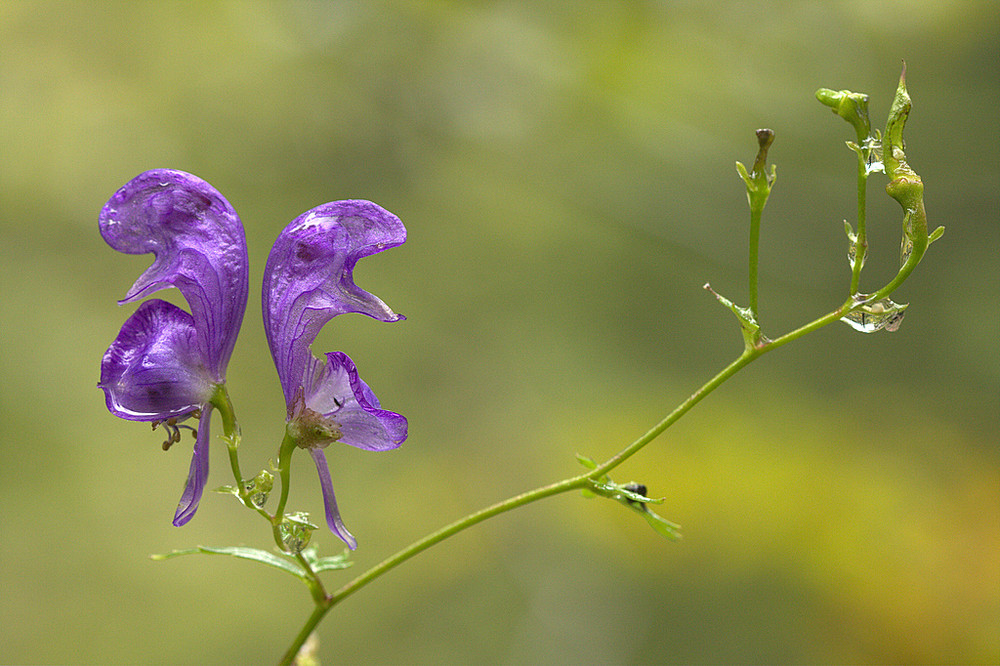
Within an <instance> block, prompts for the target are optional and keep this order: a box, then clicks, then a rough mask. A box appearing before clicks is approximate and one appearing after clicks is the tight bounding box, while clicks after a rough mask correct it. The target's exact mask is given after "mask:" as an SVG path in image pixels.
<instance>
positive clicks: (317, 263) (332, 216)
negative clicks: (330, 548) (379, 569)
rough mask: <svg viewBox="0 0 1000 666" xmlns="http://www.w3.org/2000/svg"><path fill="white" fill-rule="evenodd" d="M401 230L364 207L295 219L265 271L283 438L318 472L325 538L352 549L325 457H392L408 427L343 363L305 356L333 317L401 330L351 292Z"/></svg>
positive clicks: (330, 207) (347, 205)
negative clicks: (331, 452) (369, 260)
mask: <svg viewBox="0 0 1000 666" xmlns="http://www.w3.org/2000/svg"><path fill="white" fill-rule="evenodd" d="M405 240H406V229H405V228H404V227H403V223H402V222H400V221H399V218H397V217H396V216H395V215H393V214H392V213H390V212H389V211H387V210H384V209H383V208H381V207H379V206H377V205H375V204H373V203H371V202H370V201H335V202H332V203H328V204H324V205H322V206H319V207H317V208H314V209H312V210H310V211H308V212H307V213H304V214H302V215H300V216H299V217H297V218H295V219H294V220H293V221H292V223H291V224H289V225H288V226H287V227H285V229H284V231H282V232H281V234H280V235H279V236H278V239H277V240H276V241H275V243H274V247H273V248H272V249H271V254H270V256H269V257H268V259H267V266H266V267H265V268H264V291H263V308H264V330H265V331H266V333H267V342H268V344H269V345H270V347H271V356H272V357H273V358H274V364H275V366H276V367H277V369H278V378H279V379H280V380H281V388H282V391H283V392H284V394H285V403H286V406H287V408H288V424H287V434H288V436H289V437H291V438H292V439H293V440H295V442H296V444H297V445H298V446H299V447H301V448H305V449H308V450H309V453H310V454H311V455H312V458H313V461H314V462H315V464H316V470H317V471H318V472H319V478H320V485H321V486H322V489H323V503H324V505H325V508H326V522H327V525H329V527H330V529H331V530H332V531H333V532H334V534H336V535H337V536H338V537H340V538H341V539H343V541H344V542H345V543H346V544H347V545H348V546H349V547H350V548H352V549H353V548H355V547H356V546H357V541H356V540H355V539H354V537H353V536H352V535H351V533H350V532H348V531H347V528H346V527H344V523H343V521H342V520H341V519H340V513H339V511H338V510H337V501H336V498H335V497H334V494H333V483H332V482H331V480H330V472H329V470H328V468H327V463H326V456H325V455H324V453H323V449H324V448H326V447H327V446H329V445H330V444H331V443H333V442H336V441H340V442H343V443H344V444H349V445H351V446H356V447H358V448H360V449H365V450H368V451H386V450H388V449H394V448H396V447H398V446H399V445H400V444H402V443H403V440H405V439H406V429H407V423H406V419H405V418H404V417H403V416H400V415H399V414H396V413H395V412H390V411H386V410H384V409H381V408H380V407H379V401H378V398H376V397H375V394H374V393H372V390H371V389H370V388H368V385H367V384H365V382H364V381H362V380H361V379H360V378H359V377H358V372H357V369H356V368H355V366H354V363H353V362H352V361H351V359H350V358H348V356H347V355H346V354H344V353H341V352H333V353H328V354H327V355H326V359H325V361H324V360H320V359H318V358H316V357H314V356H313V355H312V352H311V351H310V350H309V346H310V345H311V344H312V343H313V341H314V340H315V339H316V336H317V335H318V334H319V331H320V329H321V328H323V325H324V324H326V322H328V321H330V320H331V319H333V318H334V317H335V316H337V315H339V314H344V313H345V312H360V313H362V314H366V315H368V316H369V317H372V318H374V319H378V320H380V321H386V322H391V321H399V320H401V319H403V318H404V317H403V316H402V315H398V314H396V313H394V312H393V311H392V310H390V309H389V307H388V306H387V305H386V304H385V303H383V302H382V301H381V300H379V299H378V298H377V297H375V296H373V295H372V294H369V293H368V292H366V291H364V290H362V289H360V288H359V287H358V286H357V285H355V284H354V277H353V271H354V266H355V264H357V262H358V260H359V259H361V258H362V257H367V256H369V255H372V254H375V253H377V252H381V251H382V250H385V249H388V248H391V247H396V246H398V245H402V244H403V242H404V241H405Z"/></svg>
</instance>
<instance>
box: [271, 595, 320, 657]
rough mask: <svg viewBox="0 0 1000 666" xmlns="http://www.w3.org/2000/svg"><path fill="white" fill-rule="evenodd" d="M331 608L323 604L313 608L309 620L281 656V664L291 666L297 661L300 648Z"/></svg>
mask: <svg viewBox="0 0 1000 666" xmlns="http://www.w3.org/2000/svg"><path fill="white" fill-rule="evenodd" d="M328 610H330V608H329V606H323V605H321V604H317V605H316V608H315V609H313V612H312V615H310V616H309V620H308V621H306V623H305V625H303V627H302V630H301V631H299V635H298V636H296V637H295V641H294V642H293V643H292V644H291V646H290V647H289V648H288V650H287V651H286V652H285V655H284V656H283V657H282V658H281V666H291V664H293V663H294V662H295V657H296V656H298V654H299V650H301V649H302V646H303V645H304V644H305V642H306V641H307V640H309V635H310V634H311V633H312V632H313V629H315V628H316V625H317V624H319V622H320V620H322V619H323V616H324V615H326V612H327V611H328Z"/></svg>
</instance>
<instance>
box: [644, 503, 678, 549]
mask: <svg viewBox="0 0 1000 666" xmlns="http://www.w3.org/2000/svg"><path fill="white" fill-rule="evenodd" d="M642 517H643V518H645V519H646V522H647V523H649V525H650V527H652V528H653V529H654V530H656V531H657V532H658V533H659V534H660V535H662V536H665V537H666V538H668V539H670V540H671V541H677V540H679V539H680V538H681V532H680V529H681V526H680V525H678V524H677V523H672V522H670V521H669V520H667V519H666V518H661V517H660V516H658V515H656V514H655V513H653V512H652V511H649V510H646V511H645V512H644V513H643V514H642Z"/></svg>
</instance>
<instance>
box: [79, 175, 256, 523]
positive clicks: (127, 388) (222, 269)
mask: <svg viewBox="0 0 1000 666" xmlns="http://www.w3.org/2000/svg"><path fill="white" fill-rule="evenodd" d="M99 226H100V230H101V236H103V237H104V240H105V241H106V242H107V243H108V245H110V246H111V247H113V248H114V249H116V250H118V251H119V252H125V253H128V254H145V253H147V252H152V253H153V254H154V255H155V257H156V258H155V260H154V261H153V263H152V265H151V266H150V267H149V268H148V269H146V272H144V273H143V274H142V275H141V276H140V277H139V279H138V280H136V281H135V284H134V285H132V288H131V289H130V290H129V292H128V294H126V296H125V298H124V299H122V300H121V301H119V303H120V304H124V303H129V302H132V301H136V300H139V299H141V298H144V297H145V296H148V295H149V294H151V293H153V292H155V291H158V290H160V289H166V288H168V287H171V286H173V287H176V288H177V289H178V290H180V292H181V294H183V296H184V298H185V299H187V303H188V306H189V307H190V308H191V312H190V314H189V313H187V312H185V311H184V310H182V309H181V308H179V307H177V306H175V305H173V304H171V303H167V302H166V301H163V300H160V299H152V300H149V301H146V302H145V303H143V304H142V305H140V306H139V308H138V309H137V310H136V311H135V312H134V313H133V314H132V316H131V317H129V318H128V320H127V321H126V322H125V324H124V325H123V326H122V329H121V332H120V333H119V334H118V337H117V338H116V339H115V341H114V342H112V343H111V346H110V347H109V348H108V351H107V352H106V353H105V354H104V360H103V361H102V362H101V382H100V384H98V386H99V387H100V388H102V389H104V393H105V399H106V401H107V405H108V409H109V410H110V411H111V413H112V414H114V415H115V416H119V417H121V418H123V419H128V420H130V421H152V422H153V423H154V427H155V426H156V425H157V424H159V423H164V424H165V427H166V428H167V430H168V435H169V437H168V439H167V441H166V442H165V443H164V448H167V447H169V446H170V444H172V443H174V442H176V441H178V440H179V438H180V434H179V431H178V427H179V426H178V425H177V424H178V423H179V422H180V421H183V420H184V419H187V418H189V417H195V418H198V419H199V422H198V427H197V438H196V440H195V445H194V455H193V457H192V459H191V470H190V472H189V474H188V480H187V486H186V487H185V489H184V493H183V495H182V496H181V500H180V503H179V504H178V506H177V512H176V514H175V515H174V521H173V522H174V525H178V526H179V525H183V524H185V523H186V522H188V521H189V520H191V517H192V516H194V513H195V511H196V510H197V509H198V501H199V500H200V499H201V494H202V491H203V490H204V487H205V480H206V478H207V477H208V442H209V430H210V418H211V411H212V405H211V403H210V401H211V400H212V398H213V395H215V393H216V391H217V390H218V389H219V387H221V385H222V384H223V383H224V382H225V378H226V366H227V365H228V364H229V357H230V355H231V354H232V352H233V346H234V345H235V344H236V335H237V333H238V332H239V330H240V324H241V323H242V321H243V313H244V311H245V310H246V303H247V291H248V260H247V246H246V237H245V236H244V233H243V225H242V224H241V223H240V218H239V216H237V215H236V211H234V210H233V207H232V206H231V205H229V202H228V201H226V200H225V199H224V198H223V197H222V195H221V194H219V193H218V192H217V191H216V190H215V188H213V187H212V186H211V185H209V184H208V183H206V182H205V181H203V180H202V179H200V178H198V177H197V176H192V175H191V174H188V173H184V172H183V171H174V170H171V169H155V170H153V171H147V172H145V173H142V174H139V175H138V176H136V177H135V178H133V179H132V180H130V181H129V182H128V183H126V184H125V185H124V186H123V187H122V188H121V189H120V190H118V192H116V193H115V195H114V196H112V197H111V199H110V200H108V203H106V204H105V205H104V208H103V209H102V210H101V215H100V218H99ZM180 427H187V426H180Z"/></svg>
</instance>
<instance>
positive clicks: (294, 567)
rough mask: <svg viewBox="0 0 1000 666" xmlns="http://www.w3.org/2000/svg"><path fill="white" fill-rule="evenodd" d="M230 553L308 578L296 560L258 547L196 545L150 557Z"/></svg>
mask: <svg viewBox="0 0 1000 666" xmlns="http://www.w3.org/2000/svg"><path fill="white" fill-rule="evenodd" d="M197 554H204V555H229V556H230V557H236V558H239V559H242V560H253V561H255V562H260V563H261V564H266V565H268V566H271V567H274V568H275V569H281V570H282V571H284V572H286V573H290V574H292V575H293V576H295V577H296V578H300V579H302V580H308V577H307V576H306V572H305V571H304V570H303V569H302V567H301V566H299V565H298V564H296V563H295V562H293V561H291V560H289V559H287V558H284V557H281V556H280V555H275V554H274V553H269V552H268V551H266V550H259V549H257V548H246V547H243V546H225V547H222V548H211V547H209V546H195V547H194V548H188V549H186V550H175V551H173V552H170V553H165V554H160V555H150V558H151V559H153V560H157V561H162V560H168V559H171V558H174V557H180V556H181V555H197Z"/></svg>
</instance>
